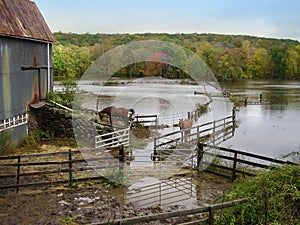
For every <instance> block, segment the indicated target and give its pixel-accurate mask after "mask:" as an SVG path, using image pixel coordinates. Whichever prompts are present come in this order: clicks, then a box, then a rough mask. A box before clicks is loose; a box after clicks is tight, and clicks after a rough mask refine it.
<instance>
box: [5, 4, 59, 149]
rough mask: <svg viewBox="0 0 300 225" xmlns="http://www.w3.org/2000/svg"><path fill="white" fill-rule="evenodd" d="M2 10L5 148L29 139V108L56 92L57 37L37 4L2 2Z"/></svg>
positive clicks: (36, 105)
mask: <svg viewBox="0 0 300 225" xmlns="http://www.w3.org/2000/svg"><path fill="white" fill-rule="evenodd" d="M0 9H1V10H0V21H1V22H0V24H1V25H0V147H1V146H2V145H4V144H5V143H4V142H5V141H7V139H10V140H11V142H13V143H14V144H17V143H19V142H20V141H21V140H22V139H23V138H24V137H26V136H27V134H28V126H27V121H28V110H29V107H39V106H40V105H43V102H44V100H45V98H46V96H47V93H48V92H49V91H50V90H51V89H52V80H53V79H52V70H51V63H52V60H51V58H52V44H53V42H54V37H53V35H52V32H51V31H50V29H49V27H48V25H47V23H46V22H45V19H44V18H43V16H42V14H41V12H40V11H39V9H38V7H37V5H36V4H35V2H34V1H32V0H0ZM1 142H2V143H1Z"/></svg>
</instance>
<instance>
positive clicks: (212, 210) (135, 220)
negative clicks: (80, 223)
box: [90, 199, 247, 225]
mask: <svg viewBox="0 0 300 225" xmlns="http://www.w3.org/2000/svg"><path fill="white" fill-rule="evenodd" d="M246 201H247V199H239V200H235V201H231V202H224V203H220V204H215V205H210V206H207V207H203V208H195V209H187V210H178V211H173V212H166V213H157V214H152V215H147V216H141V217H131V218H126V219H119V220H114V221H105V222H100V223H92V224H90V225H106V224H112V225H113V224H116V225H117V224H123V225H126V224H139V223H149V222H152V221H159V220H168V219H172V218H176V217H177V218H178V217H183V216H189V215H196V214H201V213H208V216H207V217H206V218H204V219H201V220H198V221H193V222H192V223H189V224H209V225H213V224H214V220H215V217H216V213H217V211H220V210H223V209H225V208H230V207H233V206H236V205H239V204H243V203H245V202H246Z"/></svg>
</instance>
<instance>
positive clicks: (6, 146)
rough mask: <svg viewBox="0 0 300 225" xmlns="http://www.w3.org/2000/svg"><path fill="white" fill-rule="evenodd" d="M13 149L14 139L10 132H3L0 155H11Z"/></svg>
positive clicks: (0, 136) (0, 139)
mask: <svg viewBox="0 0 300 225" xmlns="http://www.w3.org/2000/svg"><path fill="white" fill-rule="evenodd" d="M12 147H13V142H12V137H11V134H10V133H9V131H6V130H5V131H2V132H1V133H0V155H7V154H9V152H10V150H11V149H12Z"/></svg>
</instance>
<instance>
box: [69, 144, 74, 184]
mask: <svg viewBox="0 0 300 225" xmlns="http://www.w3.org/2000/svg"><path fill="white" fill-rule="evenodd" d="M72 166H73V165H72V150H71V149H69V186H72V182H73V173H72Z"/></svg>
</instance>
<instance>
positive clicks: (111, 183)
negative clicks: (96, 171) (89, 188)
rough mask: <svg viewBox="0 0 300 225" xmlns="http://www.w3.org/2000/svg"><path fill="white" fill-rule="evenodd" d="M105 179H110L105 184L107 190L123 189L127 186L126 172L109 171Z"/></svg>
mask: <svg viewBox="0 0 300 225" xmlns="http://www.w3.org/2000/svg"><path fill="white" fill-rule="evenodd" d="M105 177H107V178H108V179H106V180H104V181H103V184H104V186H106V187H107V188H111V187H113V188H116V187H121V186H123V185H125V182H126V177H125V171H124V170H119V169H113V170H110V171H107V172H106V174H105Z"/></svg>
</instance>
